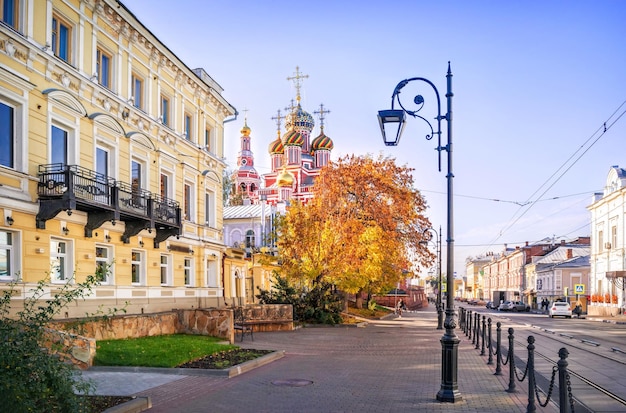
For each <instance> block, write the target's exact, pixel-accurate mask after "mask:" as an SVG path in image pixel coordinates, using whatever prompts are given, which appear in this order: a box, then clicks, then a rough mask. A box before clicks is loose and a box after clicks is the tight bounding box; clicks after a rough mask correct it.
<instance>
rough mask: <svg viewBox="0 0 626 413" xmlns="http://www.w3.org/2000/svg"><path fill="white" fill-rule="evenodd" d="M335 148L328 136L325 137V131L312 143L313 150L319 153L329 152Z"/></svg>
mask: <svg viewBox="0 0 626 413" xmlns="http://www.w3.org/2000/svg"><path fill="white" fill-rule="evenodd" d="M334 147H335V144H334V143H333V140H332V139H330V138H329V137H328V136H326V135H324V132H323V131H322V133H320V134H319V136H318V137H317V138H315V139H313V142H311V149H313V150H314V151H317V150H320V149H325V150H327V151H330V150H332V149H333V148H334Z"/></svg>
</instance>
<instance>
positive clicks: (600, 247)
mask: <svg viewBox="0 0 626 413" xmlns="http://www.w3.org/2000/svg"><path fill="white" fill-rule="evenodd" d="M602 251H604V232H602V231H598V252H602Z"/></svg>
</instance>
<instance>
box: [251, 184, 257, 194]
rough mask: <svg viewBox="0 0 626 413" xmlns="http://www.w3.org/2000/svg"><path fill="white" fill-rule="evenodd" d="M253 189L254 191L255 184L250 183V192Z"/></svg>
mask: <svg viewBox="0 0 626 413" xmlns="http://www.w3.org/2000/svg"><path fill="white" fill-rule="evenodd" d="M254 191H256V185H255V184H250V192H254Z"/></svg>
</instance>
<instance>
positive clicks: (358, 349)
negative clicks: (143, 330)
mask: <svg viewBox="0 0 626 413" xmlns="http://www.w3.org/2000/svg"><path fill="white" fill-rule="evenodd" d="M436 324H437V322H436V313H435V312H434V311H433V310H432V307H431V308H430V309H429V310H422V311H417V312H413V313H405V314H404V315H403V317H402V318H395V319H388V320H381V321H375V322H370V323H369V324H368V325H367V326H366V327H360V328H359V327H323V328H302V329H299V330H296V331H292V332H276V333H256V334H255V335H254V341H250V340H249V339H248V338H246V340H245V341H244V342H243V343H239V342H238V343H237V344H238V345H241V346H242V347H246V348H256V349H272V350H284V351H285V357H283V358H281V359H279V360H276V361H274V362H272V363H269V364H267V365H264V366H261V367H258V368H256V369H254V370H252V371H249V372H246V373H244V374H241V375H239V376H236V377H233V378H230V379H228V378H221V377H211V376H197V377H190V376H175V377H173V378H170V380H171V381H169V382H167V383H165V384H163V383H155V387H150V388H147V389H143V390H141V391H137V392H136V393H134V395H136V396H149V397H150V399H151V401H152V408H150V409H149V410H147V411H148V412H152V413H158V412H179V411H180V412H183V411H184V412H186V413H195V412H198V413H200V412H233V413H234V412H236V413H247V412H250V413H252V412H254V413H263V412H272V413H281V412H290V413H291V412H312V413H313V412H404V411H421V412H454V411H458V412H481V413H482V412H494V413H496V412H498V413H500V412H525V411H526V408H527V404H528V398H527V385H526V382H522V383H520V382H517V393H508V392H506V391H505V390H506V389H507V388H508V382H507V380H508V368H507V367H505V368H504V369H503V375H502V376H494V374H493V373H494V371H495V364H494V365H493V366H491V365H487V364H486V362H487V357H486V356H480V350H476V349H475V346H474V345H472V344H471V340H467V338H466V337H465V335H464V334H463V333H462V332H461V331H459V330H457V335H458V336H459V338H460V339H461V342H460V344H459V352H458V355H459V357H458V384H459V391H460V394H461V397H462V400H460V401H457V402H456V403H442V402H438V401H437V400H436V395H437V392H438V391H439V387H440V380H441V343H440V339H441V337H442V335H443V330H437V329H436ZM133 374H135V376H134V378H133V377H132V375H133ZM141 379H142V375H141V373H128V377H127V379H126V383H130V381H131V380H132V381H137V380H141ZM537 411H538V412H556V411H558V409H557V408H556V407H555V406H553V405H552V404H551V403H550V404H548V406H547V407H546V408H542V407H540V406H539V405H537Z"/></svg>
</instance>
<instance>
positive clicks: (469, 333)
mask: <svg viewBox="0 0 626 413" xmlns="http://www.w3.org/2000/svg"><path fill="white" fill-rule="evenodd" d="M468 320H469V327H468V328H467V333H466V335H467V339H468V340H469V339H470V338H472V310H469V312H468Z"/></svg>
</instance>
